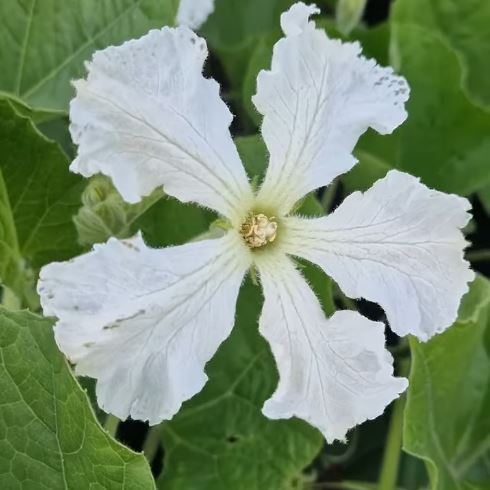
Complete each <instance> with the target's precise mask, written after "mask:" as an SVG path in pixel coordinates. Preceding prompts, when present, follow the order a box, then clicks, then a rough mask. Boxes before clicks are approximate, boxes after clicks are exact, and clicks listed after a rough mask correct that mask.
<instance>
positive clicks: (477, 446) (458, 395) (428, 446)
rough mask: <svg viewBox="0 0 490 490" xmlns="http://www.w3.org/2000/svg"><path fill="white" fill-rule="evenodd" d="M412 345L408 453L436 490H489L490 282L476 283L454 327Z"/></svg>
mask: <svg viewBox="0 0 490 490" xmlns="http://www.w3.org/2000/svg"><path fill="white" fill-rule="evenodd" d="M410 346H411V349H412V360H413V361H412V371H411V374H410V388H409V391H408V398H407V406H406V412H405V426H404V449H405V450H406V451H408V452H409V453H411V454H413V455H415V456H418V457H419V458H422V459H424V460H425V461H426V464H427V469H428V472H429V476H430V480H431V489H433V490H466V489H474V490H476V489H480V490H484V489H488V488H489V486H490V471H489V466H488V462H489V461H490V419H489V418H488V414H489V413H490V282H489V281H488V280H487V279H484V278H483V277H478V278H477V279H476V280H475V282H474V283H473V284H472V285H471V289H470V292H469V293H468V294H467V295H466V296H465V298H464V299H463V303H462V306H461V308H460V315H459V319H458V321H457V322H456V323H455V324H454V325H453V326H452V327H451V328H449V329H448V330H447V331H446V332H444V333H443V334H440V335H438V336H436V337H434V338H433V339H432V340H431V341H430V342H428V343H426V344H423V343H421V342H418V341H416V340H415V339H413V338H412V339H410Z"/></svg>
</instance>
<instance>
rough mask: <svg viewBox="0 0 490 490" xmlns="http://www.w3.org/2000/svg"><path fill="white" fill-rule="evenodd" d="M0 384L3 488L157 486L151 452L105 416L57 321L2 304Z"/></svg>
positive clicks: (0, 480)
mask: <svg viewBox="0 0 490 490" xmlns="http://www.w3.org/2000/svg"><path fill="white" fill-rule="evenodd" d="M0 391H1V393H2V403H1V404H0V488H4V489H12V490H14V489H26V490H27V489H46V490H54V489H70V490H76V489H80V490H84V489H87V488H93V489H94V490H95V489H100V490H102V489H114V490H116V489H117V490H119V489H122V488H124V489H135V490H136V489H140V490H145V489H152V488H154V483H153V478H152V476H151V472H150V469H149V467H148V465H147V463H146V461H145V458H144V457H143V456H142V455H138V454H136V453H133V452H132V451H130V450H128V449H126V448H124V447H123V446H121V445H120V444H119V443H117V442H116V441H114V440H113V439H111V438H110V437H109V436H108V435H107V434H106V433H105V432H104V431H103V430H102V428H101V427H100V426H99V424H98V423H97V421H96V419H95V416H94V414H93V412H92V409H91V408H90V404H89V402H88V399H87V397H86V395H85V393H84V392H83V391H82V390H81V388H80V387H79V386H78V384H77V382H76V381H75V380H74V378H73V376H72V374H71V372H70V369H69V368H68V366H67V364H66V361H65V360H64V358H63V356H62V355H61V354H60V353H59V352H58V349H57V348H56V344H55V342H54V340H53V331H52V323H51V321H50V320H47V319H42V318H40V317H38V316H37V315H34V314H31V313H28V312H18V313H13V312H9V311H7V310H5V309H0Z"/></svg>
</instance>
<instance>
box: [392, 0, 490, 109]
mask: <svg viewBox="0 0 490 490" xmlns="http://www.w3.org/2000/svg"><path fill="white" fill-rule="evenodd" d="M393 16H394V19H395V20H396V22H399V23H402V22H403V23H408V24H414V25H417V26H421V27H424V28H426V29H427V30H430V31H432V32H434V33H437V34H438V35H440V36H441V38H442V39H443V40H444V42H446V43H447V44H448V45H449V46H451V47H452V48H454V49H455V50H456V52H457V53H458V55H459V58H460V60H461V62H462V65H463V71H462V74H461V75H462V82H463V83H464V85H465V88H466V89H467V90H468V93H469V95H470V96H471V97H472V98H473V99H474V100H475V101H476V102H478V103H480V104H482V105H484V106H486V108H487V109H489V108H490V70H489V69H488V60H489V59H490V29H489V27H488V26H489V25H490V2H489V1H488V0H397V1H396V3H395V5H394V7H393Z"/></svg>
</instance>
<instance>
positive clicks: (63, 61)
mask: <svg viewBox="0 0 490 490" xmlns="http://www.w3.org/2000/svg"><path fill="white" fill-rule="evenodd" d="M177 4H178V0H104V1H100V0H64V1H62V2H60V1H59V0H41V1H39V0H2V2H0V59H1V60H2V76H1V78H0V80H1V82H0V90H4V91H7V92H11V93H13V94H15V95H18V96H19V97H21V98H22V99H24V100H25V101H27V102H29V103H31V104H32V105H34V106H40V107H46V108H51V109H66V108H67V104H68V100H69V99H70V98H71V97H72V95H73V90H72V87H71V85H70V81H71V80H72V79H73V78H77V77H80V76H81V75H83V73H84V69H83V62H84V61H85V60H88V59H90V57H91V55H92V53H93V52H94V51H95V50H97V49H101V48H104V47H106V46H108V45H111V44H119V43H121V42H123V41H125V40H126V39H130V38H136V37H139V36H141V35H142V34H144V33H146V31H148V30H149V29H151V28H155V27H161V26H163V25H164V24H169V23H173V21H174V18H175V13H176V8H177Z"/></svg>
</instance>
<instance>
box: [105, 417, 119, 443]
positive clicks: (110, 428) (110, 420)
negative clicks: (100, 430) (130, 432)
mask: <svg viewBox="0 0 490 490" xmlns="http://www.w3.org/2000/svg"><path fill="white" fill-rule="evenodd" d="M119 422H120V420H119V419H118V418H117V417H115V416H114V415H108V416H107V418H106V419H105V422H104V429H105V431H106V432H107V433H108V434H109V435H110V436H111V437H113V438H114V439H115V438H116V433H117V428H118V427H119Z"/></svg>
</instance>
